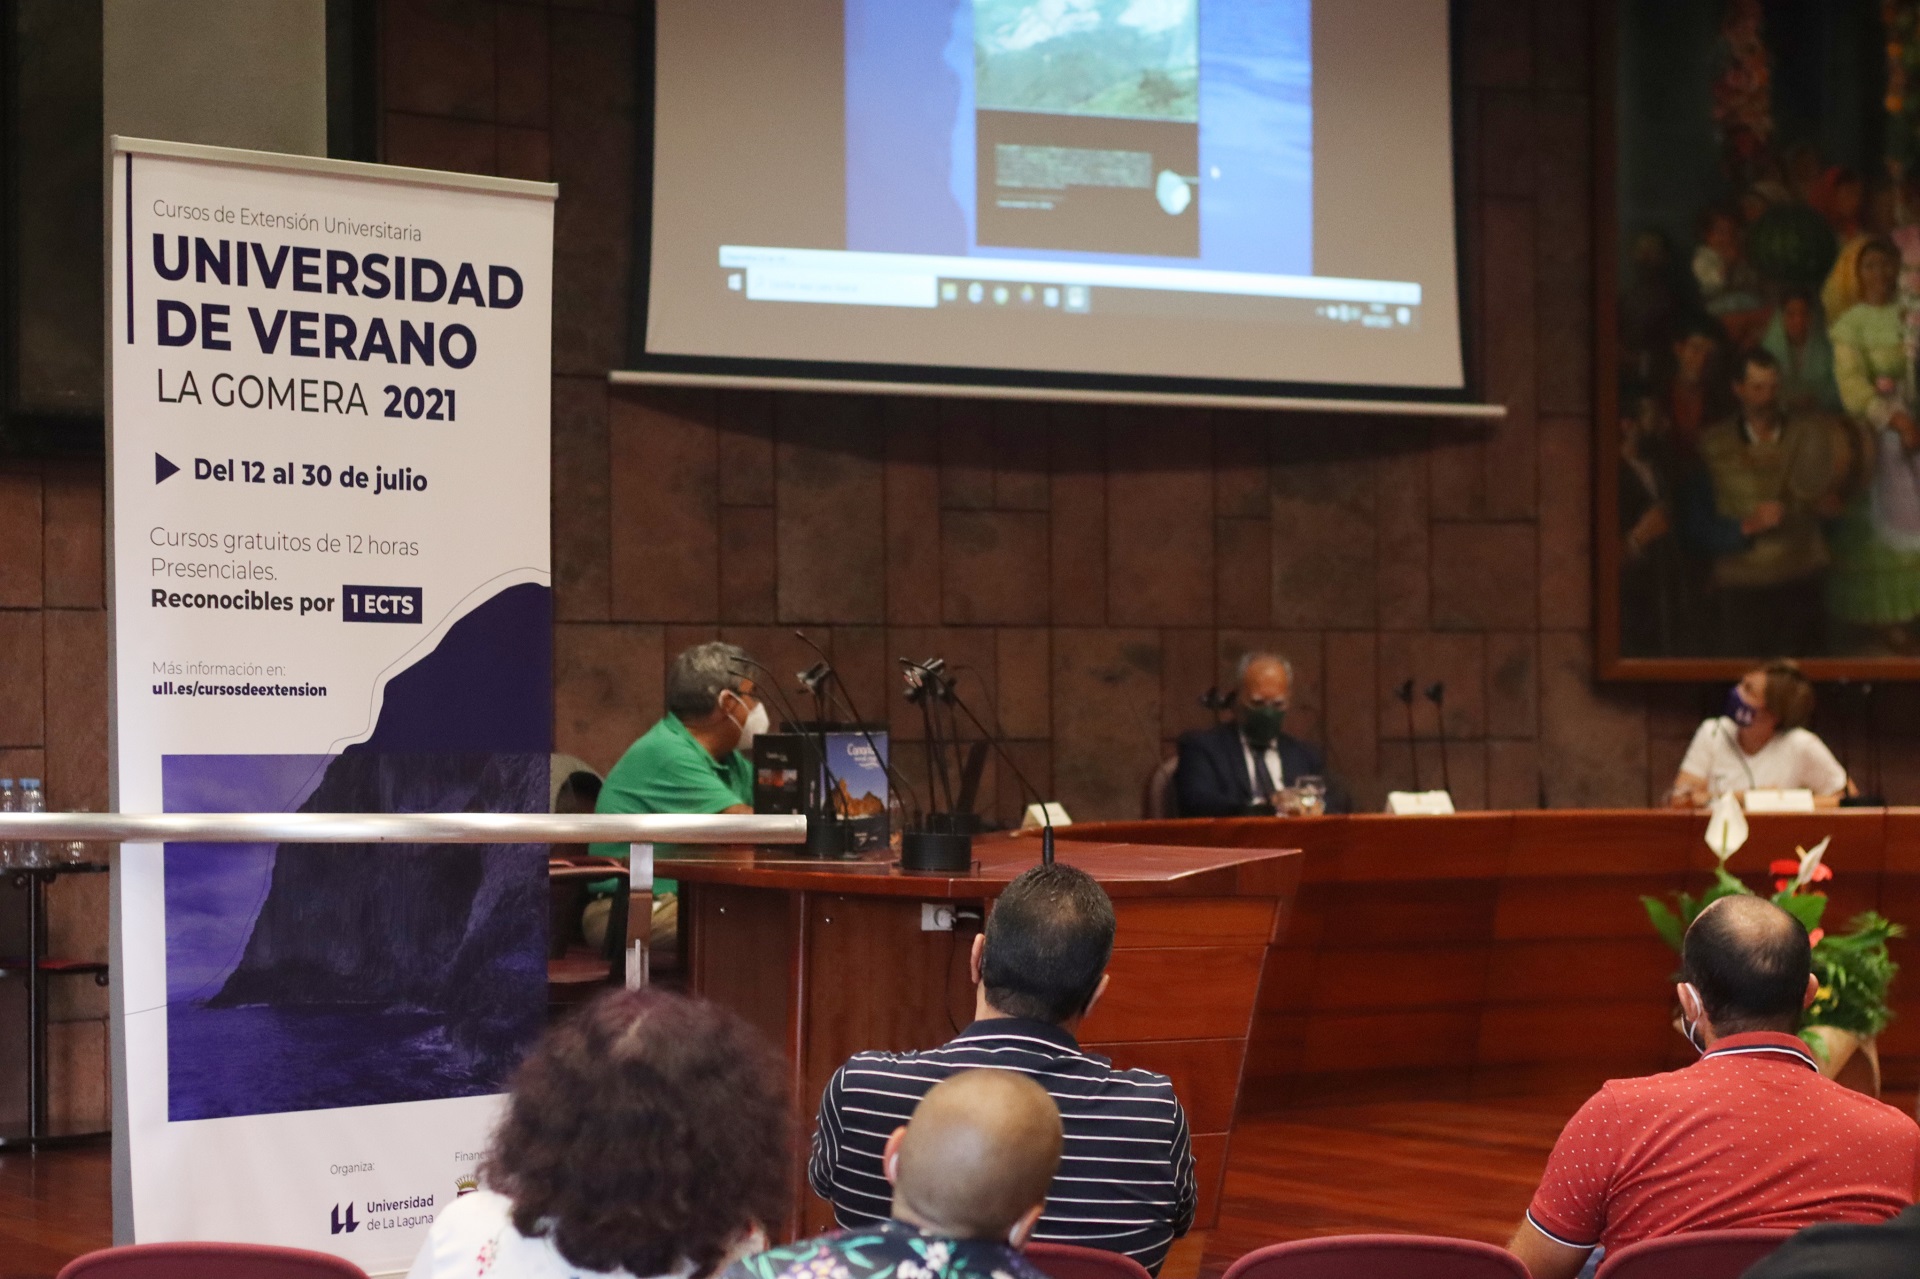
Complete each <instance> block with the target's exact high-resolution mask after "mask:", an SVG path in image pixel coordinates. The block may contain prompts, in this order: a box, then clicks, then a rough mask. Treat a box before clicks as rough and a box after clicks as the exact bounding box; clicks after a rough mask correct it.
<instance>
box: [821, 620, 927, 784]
mask: <svg viewBox="0 0 1920 1279" xmlns="http://www.w3.org/2000/svg"><path fill="white" fill-rule="evenodd" d="M793 633H794V634H795V635H796V636H798V637H799V640H800V642H801V643H802V644H805V645H806V646H807V647H808V648H810V649H812V650H813V651H814V652H816V653H818V654H819V655H820V660H819V661H817V662H815V663H814V664H813V665H812V666H810V667H808V668H807V669H806V670H804V671H802V672H801V673H800V682H801V683H802V684H805V685H806V686H807V691H808V692H811V693H814V695H815V696H821V694H820V693H819V692H818V688H828V689H829V690H831V688H832V687H834V686H838V688H839V689H840V700H841V701H843V702H845V703H846V705H847V716H848V717H849V718H850V719H852V720H853V726H854V727H855V728H856V729H858V730H859V731H860V736H861V737H863V738H865V739H866V742H867V748H868V749H869V750H871V751H872V752H873V757H874V758H875V759H877V760H879V761H880V767H881V768H882V769H884V770H885V771H886V774H887V778H888V780H890V781H896V782H898V783H900V789H901V790H903V791H905V792H906V794H907V799H909V800H911V801H912V802H913V806H914V808H916V809H918V810H919V811H920V812H921V813H923V814H924V813H925V812H926V811H927V810H926V806H925V805H924V804H922V803H921V802H920V795H919V793H918V792H917V791H915V790H914V789H913V783H912V782H909V781H908V780H907V776H906V774H905V773H902V772H901V771H900V770H899V769H897V768H895V767H894V766H893V761H892V760H890V759H888V758H887V752H886V751H883V750H881V749H880V746H879V743H877V742H875V741H874V740H873V733H872V731H871V730H870V729H868V727H867V717H866V716H864V715H862V714H861V713H860V708H859V707H858V706H855V705H854V704H853V690H852V689H850V688H848V687H847V681H845V680H844V679H841V678H840V672H839V671H837V670H835V669H834V668H833V664H832V663H831V662H829V661H828V660H827V654H826V652H825V650H823V649H822V648H821V647H820V646H819V645H818V644H816V643H814V642H813V639H812V638H811V637H810V636H808V634H807V633H806V632H805V631H803V630H801V629H800V628H798V627H795V628H794V631H793ZM810 678H811V679H812V680H813V683H811V684H809V683H808V680H809V679H810ZM816 686H818V688H817V687H816ZM904 806H905V805H904V804H903V805H902V807H904Z"/></svg>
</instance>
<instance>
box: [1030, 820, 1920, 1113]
mask: <svg viewBox="0 0 1920 1279" xmlns="http://www.w3.org/2000/svg"><path fill="white" fill-rule="evenodd" d="M1748 820H1749V823H1750V825H1751V831H1752V833H1751V836H1750V838H1749V839H1748V841H1747V844H1746V846H1745V847H1744V848H1743V849H1742V850H1741V851H1740V852H1739V853H1737V854H1735V855H1734V857H1733V859H1732V861H1731V862H1730V863H1729V868H1730V869H1731V870H1733V871H1734V872H1735V873H1736V874H1739V875H1741V876H1743V877H1744V878H1745V879H1746V881H1747V883H1748V885H1749V886H1750V887H1753V888H1755V889H1757V890H1759V891H1762V892H1769V893H1770V892H1772V891H1773V889H1772V882H1771V876H1770V875H1769V874H1768V873H1767V863H1768V862H1770V861H1772V860H1774V859H1776V858H1782V857H1791V856H1793V851H1794V847H1795V845H1796V844H1798V845H1801V846H1805V847H1809V848H1811V847H1812V846H1813V845H1814V844H1815V843H1817V842H1818V841H1819V840H1820V839H1822V838H1823V837H1825V836H1827V835H1831V836H1833V843H1832V845H1831V848H1830V850H1829V852H1828V854H1827V858H1826V860H1827V864H1828V865H1830V866H1832V867H1833V870H1834V879H1833V880H1832V881H1831V882H1830V883H1828V884H1825V885H1823V887H1825V888H1826V889H1828V890H1829V891H1830V894H1831V901H1830V904H1829V905H1828V907H1827V916H1826V922H1827V925H1828V926H1829V927H1836V926H1837V927H1845V925H1846V922H1847V921H1848V920H1849V919H1851V918H1852V917H1853V916H1854V915H1855V914H1856V913H1858V912H1860V911H1863V910H1869V909H1873V910H1878V911H1880V912H1881V913H1882V914H1885V915H1886V916H1888V917H1889V918H1891V919H1893V920H1894V921H1895V922H1898V923H1904V924H1906V925H1907V926H1908V928H1909V929H1911V930H1913V932H1914V933H1915V934H1920V809H1862V808H1851V809H1840V810H1832V811H1825V812H1820V813H1813V814H1794V815H1771V816H1753V817H1750V818H1749V819H1748ZM1705 832H1706V818H1705V817H1704V816H1702V815H1696V814H1692V813H1675V812H1582V811H1568V810H1546V811H1537V812H1514V813H1464V814H1460V815H1458V816H1454V817H1388V816H1382V815H1361V816H1353V817H1322V818H1223V819H1205V818H1201V819H1192V820H1183V821H1170V822H1110V823H1097V824H1089V825H1080V826H1074V827H1070V828H1067V829H1063V830H1062V831H1061V832H1060V834H1061V838H1062V841H1063V843H1064V842H1065V841H1067V840H1069V839H1072V840H1080V839H1088V840H1096V841H1105V840H1124V841H1127V842H1129V843H1148V842H1152V841H1154V840H1165V841H1167V842H1170V843H1178V844H1181V845H1213V846H1216V847H1238V846H1240V845H1242V844H1251V845H1256V846H1262V847H1266V846H1273V845H1281V844H1284V845H1287V846H1291V847H1297V848H1300V849H1301V850H1302V851H1303V852H1304V853H1305V863H1304V866H1303V868H1302V872H1301V883H1300V899H1299V903H1298V905H1297V907H1296V908H1295V911H1294V919H1293V924H1292V927H1291V928H1290V929H1289V930H1288V932H1287V934H1286V937H1285V939H1284V942H1283V944H1281V945H1279V946H1276V947H1275V948H1274V950H1273V951H1272V953H1271V955H1270V957H1269V960H1268V969H1267V975H1266V979H1265V981H1264V982H1263V984H1262V987H1261V999H1260V1011H1259V1015H1258V1017H1257V1019H1256V1022H1255V1027H1254V1033H1253V1041H1252V1045H1251V1049H1250V1054H1249V1061H1248V1065H1247V1082H1246V1085H1245V1087H1244V1089H1243V1092H1244V1093H1245V1095H1246V1103H1245V1104H1247V1105H1248V1106H1250V1107H1257V1108H1267V1107H1272V1106H1276V1105H1282V1104H1290V1103H1296V1102H1299V1101H1303V1100H1312V1099H1316V1098H1326V1099H1340V1098H1365V1097H1369V1096H1376V1097H1378V1096H1390V1097H1394V1098H1411V1097H1441V1096H1465V1095H1489V1094H1494V1093H1503V1092H1515V1091H1531V1090H1534V1089H1546V1088H1563V1087H1565V1088H1587V1087H1593V1086H1597V1085H1598V1084H1599V1083H1600V1081H1602V1080H1604V1079H1607V1078H1610V1077H1616V1076H1622V1075H1633V1074H1648V1073H1651V1072H1654V1071H1658V1070H1664V1069H1669V1068H1671V1067H1674V1066H1679V1065H1683V1064H1684V1063H1686V1062H1687V1061H1690V1060H1692V1058H1693V1052H1692V1050H1691V1049H1690V1048H1689V1047H1688V1046H1687V1044H1686V1043H1685V1042H1683V1041H1682V1040H1681V1039H1680V1037H1679V1036H1678V1035H1676V1034H1675V1033H1674V1031H1673V1028H1672V1020H1671V1019H1672V1015H1673V990H1672V980H1673V973H1674V970H1675V969H1676V968H1677V967H1678V962H1677V960H1676V958H1675V956H1674V955H1673V952H1672V951H1670V950H1669V949H1668V948H1667V947H1666V945H1665V944H1664V943H1662V942H1661V941H1660V940H1659V939H1658V938H1657V937H1656V936H1655V935H1654V934H1653V932H1652V930H1651V929H1650V928H1649V927H1648V925H1647V921H1646V915H1645V912H1644V911H1643V909H1642V907H1641V905H1640V901H1639V896H1640V894H1642V893H1647V894H1652V895H1656V896H1660V897H1663V898H1665V897H1666V896H1667V895H1668V894H1670V893H1671V892H1673V891H1674V890H1676V889H1685V890H1686V891H1688V892H1693V893H1698V892H1700V891H1701V890H1702V888H1704V887H1705V886H1706V884H1707V883H1708V875H1709V872H1710V871H1711V870H1712V867H1713V856H1712V854H1711V853H1710V852H1709V851H1708V849H1707V846H1706V844H1705V842H1704V840H1703V836H1704V835H1705ZM1893 950H1894V957H1895V959H1896V960H1898V961H1900V962H1901V963H1902V964H1903V965H1904V967H1905V971H1904V972H1903V973H1902V974H1901V975H1900V976H1899V977H1898V978H1897V979H1896V980H1895V982H1894V988H1893V996H1894V997H1893V1003H1894V1009H1895V1012H1896V1014H1897V1017H1896V1020H1895V1021H1894V1022H1893V1024H1892V1026H1890V1027H1889V1028H1888V1030H1887V1032H1886V1033H1885V1035H1883V1036H1882V1037H1881V1040H1880V1053H1881V1063H1882V1067H1883V1069H1884V1070H1885V1073H1886V1083H1887V1086H1888V1087H1889V1088H1901V1089H1906V1088H1912V1087H1913V1086H1914V1085H1915V1083H1916V1082H1920V942H1916V939H1915V937H1911V936H1910V937H1908V938H1906V939H1904V940H1901V941H1897V942H1895V943H1894V944H1893Z"/></svg>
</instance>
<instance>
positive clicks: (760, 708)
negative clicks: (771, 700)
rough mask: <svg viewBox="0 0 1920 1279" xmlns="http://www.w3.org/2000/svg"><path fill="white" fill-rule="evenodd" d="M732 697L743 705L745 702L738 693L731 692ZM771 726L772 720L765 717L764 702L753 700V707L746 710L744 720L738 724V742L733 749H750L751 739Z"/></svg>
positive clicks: (730, 717)
mask: <svg viewBox="0 0 1920 1279" xmlns="http://www.w3.org/2000/svg"><path fill="white" fill-rule="evenodd" d="M732 697H733V699H734V700H735V701H737V702H739V703H740V704H741V705H743V706H744V705H745V704H746V699H745V698H744V697H741V696H740V695H739V694H738V693H734V694H732ZM727 718H729V719H732V718H733V717H732V716H731V715H729V716H728V717H727ZM772 726H773V725H772V721H771V720H769V719H768V718H767V704H766V703H765V702H755V703H754V704H753V709H752V710H750V711H748V712H747V718H746V720H745V721H744V722H742V723H740V724H739V725H738V727H739V729H740V744H739V745H738V746H736V747H734V749H735V750H742V751H750V750H752V749H753V739H754V738H756V737H758V736H760V734H762V733H764V732H766V731H767V730H768V729H769V728H771V727H772Z"/></svg>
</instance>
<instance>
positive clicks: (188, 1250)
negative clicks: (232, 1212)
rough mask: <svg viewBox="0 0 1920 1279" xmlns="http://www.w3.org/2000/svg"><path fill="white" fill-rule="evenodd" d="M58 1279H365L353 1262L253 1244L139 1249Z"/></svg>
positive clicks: (106, 1255)
mask: <svg viewBox="0 0 1920 1279" xmlns="http://www.w3.org/2000/svg"><path fill="white" fill-rule="evenodd" d="M59 1279H367V1272H366V1271H364V1270H362V1269H361V1268H360V1267H358V1266H356V1265H354V1264H353V1263H352V1262H351V1261H343V1260H341V1259H340V1258H339V1257H335V1256H330V1255H329V1254H327V1253H324V1252H308V1251H307V1250H306V1249H304V1248H271V1247H268V1246H267V1245H265V1244H253V1243H137V1244H129V1245H128V1246H126V1247H124V1248H106V1249H102V1250H101V1251H99V1252H90V1253H88V1254H86V1255H85V1256H84V1257H75V1258H74V1259H73V1260H72V1261H69V1262H68V1263H67V1264H66V1265H65V1266H63V1267H61V1270H60V1275H59Z"/></svg>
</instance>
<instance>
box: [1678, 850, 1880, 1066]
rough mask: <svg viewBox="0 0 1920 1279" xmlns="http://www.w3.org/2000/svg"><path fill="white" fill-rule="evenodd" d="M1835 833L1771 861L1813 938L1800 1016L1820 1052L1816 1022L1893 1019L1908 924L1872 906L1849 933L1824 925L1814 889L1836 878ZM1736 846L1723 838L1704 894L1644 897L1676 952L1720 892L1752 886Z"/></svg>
mask: <svg viewBox="0 0 1920 1279" xmlns="http://www.w3.org/2000/svg"><path fill="white" fill-rule="evenodd" d="M1830 839H1831V837H1829V839H1823V840H1821V841H1820V842H1819V843H1818V844H1816V845H1814V847H1813V848H1812V849H1811V850H1809V849H1804V848H1796V849H1795V850H1794V851H1795V854H1796V855H1795V856H1794V857H1783V858H1779V859H1777V860H1775V861H1774V862H1772V863H1770V864H1769V865H1768V867H1767V869H1768V871H1769V872H1770V873H1771V874H1772V875H1773V876H1774V880H1773V896H1772V897H1771V898H1770V899H1769V900H1771V901H1772V902H1773V904H1774V905H1776V906H1778V907H1779V908H1780V909H1781V910H1784V911H1786V912H1787V913H1788V914H1789V915H1792V916H1793V917H1794V918H1795V919H1797V920H1799V921H1800V922H1801V923H1802V924H1804V925H1805V926H1806V929H1807V935H1808V937H1810V938H1811V939H1812V941H1813V975H1814V976H1815V977H1816V978H1818V979H1819V983H1820V989H1819V993H1818V994H1816V995H1815V996H1814V1001H1813V1003H1812V1004H1810V1005H1809V1006H1808V1008H1807V1011H1806V1013H1805V1015H1804V1016H1803V1017H1802V1018H1801V1021H1800V1037H1801V1038H1802V1039H1805V1040H1806V1041H1807V1043H1808V1044H1810V1045H1811V1046H1812V1047H1813V1048H1814V1050H1815V1051H1816V1052H1818V1053H1820V1054H1821V1055H1822V1056H1823V1058H1824V1055H1825V1052H1826V1047H1825V1041H1824V1038H1823V1037H1822V1036H1821V1035H1819V1034H1816V1033H1813V1031H1814V1028H1815V1027H1822V1026H1824V1027H1831V1028H1833V1029H1835V1030H1844V1031H1847V1032H1849V1033H1851V1034H1854V1035H1857V1036H1859V1037H1860V1038H1861V1039H1872V1038H1873V1037H1874V1036H1876V1035H1878V1034H1879V1033H1880V1032H1881V1031H1882V1030H1884V1029H1886V1026H1887V1023H1888V1022H1889V1021H1891V1020H1892V1019H1893V1012H1892V1010H1891V1009H1889V1008H1888V1007H1887V989H1888V987H1889V986H1891V985H1892V984H1893V977H1894V974H1895V973H1896V972H1898V971H1899V965H1898V964H1896V963H1894V962H1893V960H1892V958H1891V957H1890V956H1889V955H1888V954H1887V942H1888V941H1889V940H1891V939H1893V938H1895V937H1899V936H1902V935H1904V933H1905V932H1906V930H1905V929H1904V928H1902V927H1901V926H1900V925H1898V924H1895V923H1893V922H1891V921H1890V920H1888V919H1887V918H1886V917H1885V916H1883V915H1880V914H1878V913H1877V912H1874V911H1866V912H1864V913H1862V914H1859V915H1855V916H1854V917H1853V919H1852V921H1851V922H1849V923H1848V925H1847V930H1846V931H1845V932H1844V933H1830V932H1827V931H1826V930H1825V929H1824V928H1822V927H1821V918H1822V916H1824V915H1825V913H1826V909H1827V895H1826V894H1825V893H1824V892H1817V891H1814V888H1813V886H1814V885H1815V884H1823V883H1826V882H1827V881H1829V880H1831V879H1832V878H1833V868H1832V867H1831V866H1828V865H1827V864H1826V862H1825V856H1826V851H1827V844H1828V843H1829V842H1830ZM1710 842H1711V841H1710ZM1739 847H1740V845H1739V843H1738V842H1734V841H1729V840H1727V839H1725V838H1723V839H1722V840H1721V841H1720V843H1719V846H1718V847H1717V848H1715V850H1714V858H1715V862H1716V864H1715V866H1714V868H1713V883H1712V884H1711V885H1709V886H1708V888H1707V890H1706V891H1705V892H1703V893H1701V894H1700V895H1699V896H1697V897H1696V896H1694V895H1692V894H1690V893H1676V894H1674V897H1675V906H1668V905H1667V904H1666V903H1665V902H1663V901H1660V900H1659V899H1658V898H1655V897H1645V896H1643V897H1641V899H1640V902H1641V904H1642V905H1643V906H1645V907H1646V910H1647V920H1648V922H1649V923H1651V924H1652V925H1653V928H1654V931H1655V932H1657V933H1659V934H1660V937H1661V939H1662V940H1663V941H1665V942H1666V943H1667V945H1669V946H1671V947H1673V949H1674V952H1675V953H1676V954H1677V953H1678V952H1679V950H1680V945H1681V941H1682V939H1683V938H1685V936H1686V932H1687V927H1688V925H1690V924H1692V923H1693V921H1694V917H1695V916H1697V915H1699V913H1700V912H1701V911H1703V910H1705V909H1706V908H1707V907H1708V906H1710V905H1711V904H1713V903H1714V902H1716V901H1718V900H1720V899H1721V898H1722V897H1730V896H1733V895H1734V894H1736V893H1749V894H1751V893H1752V891H1753V890H1752V889H1750V888H1748V887H1747V886H1746V885H1745V884H1744V883H1742V882H1741V881H1740V880H1739V878H1738V877H1737V876H1735V875H1734V874H1733V873H1732V872H1730V871H1729V870H1728V869H1727V859H1728V858H1730V857H1731V856H1733V854H1734V852H1735V851H1736V850H1737V849H1738V848H1739ZM1675 907H1677V909H1676V908H1675Z"/></svg>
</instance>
